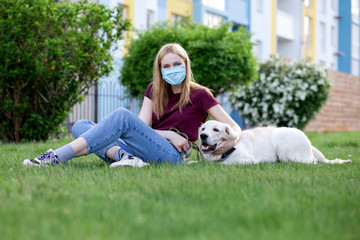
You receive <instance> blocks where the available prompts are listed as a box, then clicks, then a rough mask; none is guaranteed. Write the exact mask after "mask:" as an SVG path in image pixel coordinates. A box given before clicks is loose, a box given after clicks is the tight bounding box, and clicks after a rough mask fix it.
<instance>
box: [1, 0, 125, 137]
mask: <svg viewBox="0 0 360 240" xmlns="http://www.w3.org/2000/svg"><path fill="white" fill-rule="evenodd" d="M0 2H1V9H0V39H1V40H0V55H1V58H0V139H2V140H4V141H16V142H19V141H20V140H45V139H47V138H48V136H49V135H50V134H52V133H54V132H56V130H57V128H58V127H59V125H60V124H62V123H63V122H64V120H65V118H66V117H67V115H68V112H69V111H70V109H71V108H72V107H73V106H74V105H75V104H76V103H78V102H80V101H81V95H83V94H85V93H86V92H87V91H88V88H89V87H91V86H93V85H95V84H96V83H97V81H98V79H99V78H100V77H101V76H103V75H108V74H109V73H110V72H111V70H112V65H111V64H112V56H111V52H110V51H109V50H110V49H113V48H114V47H113V44H114V43H115V42H116V41H117V40H119V39H121V34H122V32H123V31H124V30H126V29H127V28H128V26H129V23H128V21H127V20H125V21H124V20H123V19H122V16H121V8H120V7H118V8H115V9H114V10H110V9H107V8H106V7H105V6H104V5H98V4H89V3H88V2H87V1H82V2H80V3H70V2H67V1H62V2H59V3H56V2H54V1H51V0H0ZM114 49H115V48H114Z"/></svg>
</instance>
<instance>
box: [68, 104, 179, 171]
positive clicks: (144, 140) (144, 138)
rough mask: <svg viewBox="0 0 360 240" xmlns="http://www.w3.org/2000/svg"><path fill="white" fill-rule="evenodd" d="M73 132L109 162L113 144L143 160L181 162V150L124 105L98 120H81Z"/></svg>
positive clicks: (91, 151)
mask: <svg viewBox="0 0 360 240" xmlns="http://www.w3.org/2000/svg"><path fill="white" fill-rule="evenodd" d="M72 134H73V135H74V137H75V138H78V137H83V138H84V139H85V141H86V142H87V145H88V154H91V153H95V154H96V155H97V156H99V157H100V158H101V159H103V160H104V161H105V162H107V163H111V162H112V160H111V159H109V158H107V157H106V156H105V153H106V151H107V150H108V149H110V148H111V147H113V146H120V147H121V148H122V149H124V150H125V151H127V152H129V153H130V154H132V155H134V156H137V157H138V158H140V159H142V160H143V161H144V162H156V163H172V164H179V163H182V157H181V154H180V153H179V152H178V151H177V150H176V148H175V147H174V146H173V145H171V144H170V142H169V141H168V140H166V139H165V138H164V137H162V136H161V135H159V134H158V133H157V132H156V131H155V130H154V129H152V128H151V127H149V126H148V125H146V124H145V123H144V122H143V121H142V120H141V119H140V118H138V117H137V116H136V115H134V114H133V113H132V112H130V111H129V110H127V109H125V108H119V109H117V110H115V111H114V112H112V113H111V114H110V115H109V116H107V117H106V118H105V119H103V120H102V121H100V122H99V123H98V124H95V123H93V122H92V121H89V120H79V121H77V122H76V123H75V124H74V126H73V128H72Z"/></svg>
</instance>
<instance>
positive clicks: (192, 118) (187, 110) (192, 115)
mask: <svg viewBox="0 0 360 240" xmlns="http://www.w3.org/2000/svg"><path fill="white" fill-rule="evenodd" d="M151 88H152V84H150V85H149V86H148V88H147V89H146V92H145V95H144V96H145V97H147V98H149V99H152V98H151ZM180 95H181V93H177V94H175V93H173V92H172V91H171V90H170V93H169V103H168V106H167V108H166V109H165V111H164V114H163V115H162V116H161V117H160V119H158V118H157V117H156V115H155V113H153V115H152V125H151V127H152V128H153V129H156V130H168V129H170V128H177V129H179V130H180V131H181V132H183V133H185V134H186V135H188V136H189V140H190V141H192V142H194V141H196V140H197V138H198V128H199V127H200V126H201V124H202V123H204V122H205V121H206V119H207V117H208V114H207V110H209V109H210V108H211V107H213V106H215V105H216V104H219V102H218V101H217V100H216V98H214V97H213V96H212V95H211V94H209V93H208V92H207V91H206V90H204V89H196V90H194V91H192V92H191V95H190V101H191V103H189V104H187V105H186V106H185V107H184V108H183V109H182V110H181V112H180V110H179V107H176V108H174V109H173V107H174V106H175V105H176V104H177V103H178V102H179V100H180Z"/></svg>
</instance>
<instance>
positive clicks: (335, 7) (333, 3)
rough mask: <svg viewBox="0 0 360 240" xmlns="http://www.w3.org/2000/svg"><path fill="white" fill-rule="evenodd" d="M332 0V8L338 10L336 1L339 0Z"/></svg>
mask: <svg viewBox="0 0 360 240" xmlns="http://www.w3.org/2000/svg"><path fill="white" fill-rule="evenodd" d="M330 1H331V8H332V9H333V10H336V9H337V4H336V1H337V0H330Z"/></svg>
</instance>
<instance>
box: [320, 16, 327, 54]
mask: <svg viewBox="0 0 360 240" xmlns="http://www.w3.org/2000/svg"><path fill="white" fill-rule="evenodd" d="M319 34H320V36H319V40H320V45H321V46H320V47H321V51H322V52H325V51H326V25H325V23H323V22H320V31H319Z"/></svg>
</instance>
